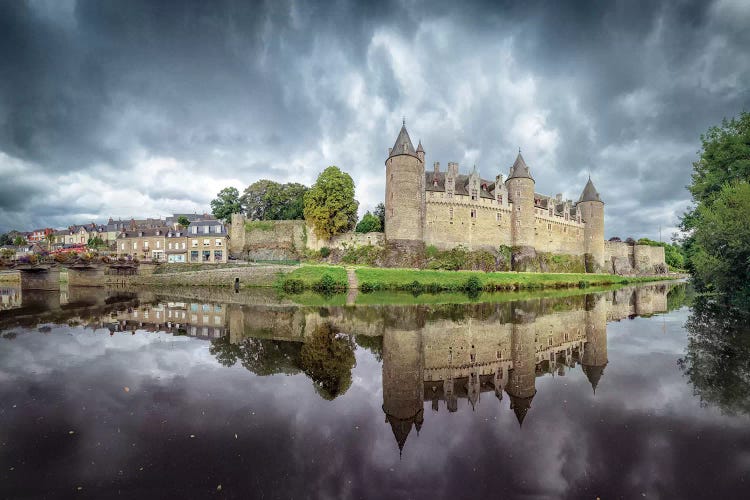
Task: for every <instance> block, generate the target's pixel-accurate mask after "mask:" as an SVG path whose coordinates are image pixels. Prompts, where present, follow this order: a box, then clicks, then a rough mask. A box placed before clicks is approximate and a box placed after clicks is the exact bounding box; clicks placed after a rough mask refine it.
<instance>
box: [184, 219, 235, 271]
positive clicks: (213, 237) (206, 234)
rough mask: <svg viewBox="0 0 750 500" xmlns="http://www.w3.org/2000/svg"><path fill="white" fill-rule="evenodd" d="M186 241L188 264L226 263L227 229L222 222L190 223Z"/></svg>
mask: <svg viewBox="0 0 750 500" xmlns="http://www.w3.org/2000/svg"><path fill="white" fill-rule="evenodd" d="M187 239H188V245H187V246H188V257H189V259H188V261H189V262H214V263H222V262H226V261H227V228H226V226H225V225H224V223H223V222H221V221H218V220H216V219H214V220H200V221H195V222H191V223H190V225H189V226H188V227H187Z"/></svg>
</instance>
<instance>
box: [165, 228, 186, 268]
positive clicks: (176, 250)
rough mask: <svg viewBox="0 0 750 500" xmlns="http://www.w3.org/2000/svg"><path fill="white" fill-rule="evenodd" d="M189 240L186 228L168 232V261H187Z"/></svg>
mask: <svg viewBox="0 0 750 500" xmlns="http://www.w3.org/2000/svg"><path fill="white" fill-rule="evenodd" d="M187 240H188V239H187V236H186V231H185V230H170V231H169V232H167V238H166V241H167V248H166V255H167V262H187V252H188V250H187Z"/></svg>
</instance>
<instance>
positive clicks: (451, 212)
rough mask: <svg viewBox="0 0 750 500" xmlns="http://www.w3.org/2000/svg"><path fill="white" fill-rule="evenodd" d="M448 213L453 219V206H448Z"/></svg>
mask: <svg viewBox="0 0 750 500" xmlns="http://www.w3.org/2000/svg"><path fill="white" fill-rule="evenodd" d="M449 214H450V219H451V220H453V207H451V208H450V211H449Z"/></svg>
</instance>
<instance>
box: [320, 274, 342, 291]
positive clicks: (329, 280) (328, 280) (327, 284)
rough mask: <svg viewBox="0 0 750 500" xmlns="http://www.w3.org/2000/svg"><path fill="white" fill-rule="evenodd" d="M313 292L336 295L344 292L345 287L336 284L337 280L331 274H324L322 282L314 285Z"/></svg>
mask: <svg viewBox="0 0 750 500" xmlns="http://www.w3.org/2000/svg"><path fill="white" fill-rule="evenodd" d="M313 290H315V291H316V292H321V293H327V294H328V293H334V292H339V291H343V290H344V286H343V285H342V284H340V283H336V280H335V279H334V277H333V276H331V275H330V274H324V275H323V276H322V277H321V278H320V280H319V281H318V282H317V283H315V284H314V285H313Z"/></svg>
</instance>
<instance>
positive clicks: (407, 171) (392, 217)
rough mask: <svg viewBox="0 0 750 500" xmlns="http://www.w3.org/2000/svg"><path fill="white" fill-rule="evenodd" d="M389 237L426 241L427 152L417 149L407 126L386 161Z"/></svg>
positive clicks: (392, 239) (403, 128)
mask: <svg viewBox="0 0 750 500" xmlns="http://www.w3.org/2000/svg"><path fill="white" fill-rule="evenodd" d="M385 172H386V181H385V238H386V240H387V241H389V242H398V241H405V242H410V241H411V242H423V237H424V220H425V185H424V183H425V176H424V149H423V148H422V144H421V143H420V144H419V148H418V151H415V150H414V146H413V145H412V142H411V139H410V138H409V133H408V132H407V131H406V124H405V123H404V125H403V126H402V127H401V131H400V132H399V134H398V137H397V138H396V143H395V144H394V145H393V148H391V149H389V150H388V159H387V160H386V161H385Z"/></svg>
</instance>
